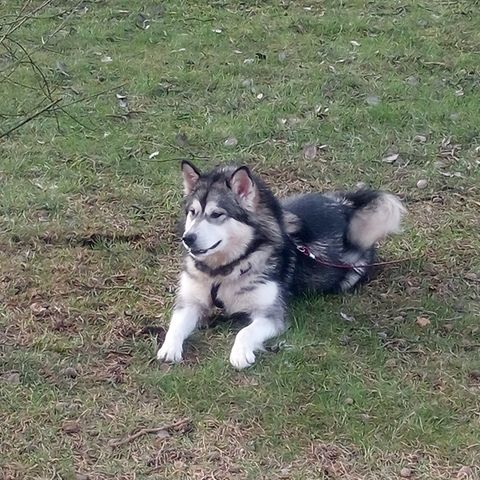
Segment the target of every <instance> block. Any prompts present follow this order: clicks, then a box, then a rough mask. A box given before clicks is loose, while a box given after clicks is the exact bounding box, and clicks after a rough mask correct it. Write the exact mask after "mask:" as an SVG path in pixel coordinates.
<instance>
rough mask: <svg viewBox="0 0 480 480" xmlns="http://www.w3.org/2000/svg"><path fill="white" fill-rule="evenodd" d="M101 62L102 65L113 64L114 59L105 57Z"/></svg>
mask: <svg viewBox="0 0 480 480" xmlns="http://www.w3.org/2000/svg"><path fill="white" fill-rule="evenodd" d="M100 61H101V62H102V63H111V62H113V59H112V57H109V56H108V55H105V56H103V57H102V58H101V59H100Z"/></svg>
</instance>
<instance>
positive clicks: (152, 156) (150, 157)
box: [148, 150, 160, 160]
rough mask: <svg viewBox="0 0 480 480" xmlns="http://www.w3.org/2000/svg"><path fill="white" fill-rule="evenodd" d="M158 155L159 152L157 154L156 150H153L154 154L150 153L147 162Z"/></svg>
mask: <svg viewBox="0 0 480 480" xmlns="http://www.w3.org/2000/svg"><path fill="white" fill-rule="evenodd" d="M159 154H160V152H159V151H158V150H155V152H152V153H151V154H150V155H149V156H148V158H149V160H151V159H152V158H155V157H157V156H158V155H159Z"/></svg>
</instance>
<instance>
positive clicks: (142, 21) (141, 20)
mask: <svg viewBox="0 0 480 480" xmlns="http://www.w3.org/2000/svg"><path fill="white" fill-rule="evenodd" d="M135 25H136V26H137V27H138V28H141V29H142V30H147V28H150V20H149V19H148V18H147V17H146V16H145V15H144V14H143V13H139V14H138V15H137V19H136V20H135Z"/></svg>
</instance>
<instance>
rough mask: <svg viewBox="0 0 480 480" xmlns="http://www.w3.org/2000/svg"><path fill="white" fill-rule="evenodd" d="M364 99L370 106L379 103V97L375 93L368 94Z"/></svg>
mask: <svg viewBox="0 0 480 480" xmlns="http://www.w3.org/2000/svg"><path fill="white" fill-rule="evenodd" d="M365 101H366V102H367V103H368V105H372V106H375V105H379V104H380V97H378V96H377V95H369V96H368V97H367V98H366V99H365Z"/></svg>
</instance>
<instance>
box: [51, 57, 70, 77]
mask: <svg viewBox="0 0 480 480" xmlns="http://www.w3.org/2000/svg"><path fill="white" fill-rule="evenodd" d="M55 71H57V72H58V73H60V74H61V75H63V76H64V77H67V78H69V77H70V74H69V73H68V72H67V65H66V64H65V63H64V62H61V61H60V60H59V61H58V62H57V63H56V65H55Z"/></svg>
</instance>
